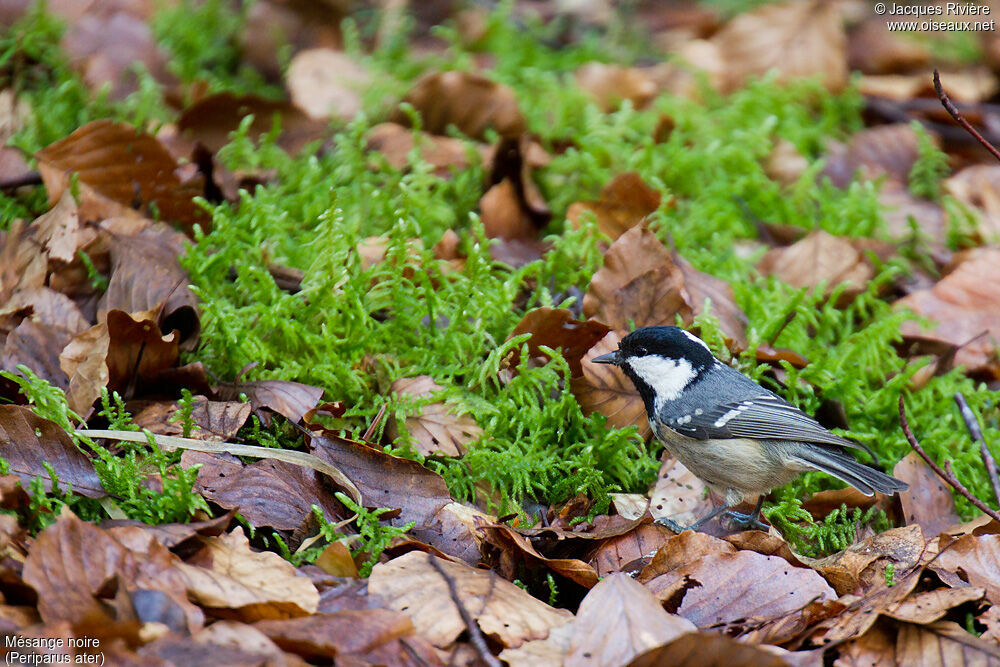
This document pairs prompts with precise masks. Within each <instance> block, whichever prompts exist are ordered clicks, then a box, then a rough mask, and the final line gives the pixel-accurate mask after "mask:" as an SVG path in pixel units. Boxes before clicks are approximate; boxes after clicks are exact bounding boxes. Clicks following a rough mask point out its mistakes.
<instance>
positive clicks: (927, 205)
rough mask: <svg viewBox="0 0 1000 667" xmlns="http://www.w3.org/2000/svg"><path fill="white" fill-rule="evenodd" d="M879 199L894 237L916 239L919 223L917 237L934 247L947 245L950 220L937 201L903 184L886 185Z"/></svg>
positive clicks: (903, 240)
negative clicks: (899, 185) (924, 196)
mask: <svg viewBox="0 0 1000 667" xmlns="http://www.w3.org/2000/svg"><path fill="white" fill-rule="evenodd" d="M878 202H879V207H880V208H881V210H882V216H883V217H884V218H885V226H886V231H887V232H888V233H889V236H890V237H891V238H892V239H893V240H894V241H896V242H900V243H903V242H913V240H914V229H913V225H915V226H916V232H917V234H918V236H917V239H916V240H918V241H923V242H926V243H928V244H929V245H930V247H931V249H932V250H933V251H936V250H937V249H939V248H940V249H944V248H946V247H947V245H948V220H947V217H946V216H945V213H944V209H942V208H941V207H940V206H938V205H937V204H935V203H934V202H930V201H927V200H926V199H918V198H917V197H914V196H913V195H912V194H910V192H909V190H903V189H901V188H882V191H881V192H879V194H878Z"/></svg>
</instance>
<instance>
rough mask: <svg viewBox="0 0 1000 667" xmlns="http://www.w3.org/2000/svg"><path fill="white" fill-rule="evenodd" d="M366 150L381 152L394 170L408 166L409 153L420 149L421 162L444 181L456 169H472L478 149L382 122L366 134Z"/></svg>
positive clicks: (452, 139)
mask: <svg viewBox="0 0 1000 667" xmlns="http://www.w3.org/2000/svg"><path fill="white" fill-rule="evenodd" d="M365 139H366V141H367V142H368V143H367V149H368V150H370V151H378V152H379V153H382V155H384V156H385V159H386V162H388V163H389V166H390V167H392V168H393V169H403V168H404V167H406V166H407V164H409V156H410V152H411V151H412V150H413V149H414V147H416V148H417V152H418V154H419V155H420V159H421V160H422V161H424V162H427V163H428V164H430V165H431V166H432V167H433V168H434V174H435V175H436V176H440V177H442V178H444V177H447V176H450V175H451V174H452V171H453V170H458V171H461V170H462V169H466V168H467V167H469V166H470V164H471V160H470V154H474V153H475V152H476V150H478V152H479V153H480V155H482V149H474V148H473V147H472V145H470V144H469V143H468V142H465V141H462V140H461V139H455V138H453V137H439V136H437V135H433V134H426V133H421V134H419V135H414V132H413V130H411V129H409V128H406V127H403V126H402V125H398V124H396V123H379V124H378V125H376V126H375V127H373V128H372V129H370V130H368V134H367V135H365Z"/></svg>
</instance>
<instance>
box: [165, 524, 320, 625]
mask: <svg viewBox="0 0 1000 667" xmlns="http://www.w3.org/2000/svg"><path fill="white" fill-rule="evenodd" d="M202 540H203V542H204V545H205V546H204V548H203V549H202V550H201V551H199V552H198V553H197V554H195V556H194V557H192V558H191V559H190V560H189V561H188V562H187V563H180V564H178V565H177V566H176V567H177V568H178V569H179V570H180V571H181V572H182V573H183V574H184V575H185V577H186V578H187V582H188V594H189V595H190V596H191V597H192V598H193V599H194V600H195V601H197V602H198V604H200V605H202V606H205V607H210V608H217V609H226V610H232V611H233V612H235V615H236V616H238V617H239V618H240V619H241V620H245V621H255V620H263V619H275V618H294V617H297V616H304V615H307V614H311V613H315V611H316V609H317V607H318V606H319V592H318V591H317V590H316V587H315V586H314V585H313V583H312V582H311V581H310V580H309V579H308V577H304V576H299V575H298V574H297V573H296V570H295V567H294V566H293V565H292V564H291V563H289V562H288V561H286V560H285V559H284V558H282V557H281V556H279V555H278V554H275V553H271V552H270V551H260V552H255V551H252V550H251V549H250V543H249V542H248V540H247V538H246V535H244V534H243V531H242V530H234V531H233V532H231V533H227V534H224V535H221V536H219V537H206V538H202Z"/></svg>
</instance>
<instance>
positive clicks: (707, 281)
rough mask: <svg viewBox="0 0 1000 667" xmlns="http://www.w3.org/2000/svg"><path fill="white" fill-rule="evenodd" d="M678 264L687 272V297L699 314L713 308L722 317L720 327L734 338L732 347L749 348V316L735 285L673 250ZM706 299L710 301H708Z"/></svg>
mask: <svg viewBox="0 0 1000 667" xmlns="http://www.w3.org/2000/svg"><path fill="white" fill-rule="evenodd" d="M672 255H673V260H674V264H676V265H677V268H679V269H680V270H681V273H682V274H684V288H685V290H686V291H687V295H688V297H687V300H688V303H690V304H691V308H692V310H693V311H694V314H695V315H701V314H702V313H704V312H706V311H710V312H711V313H712V315H714V316H715V317H716V318H717V319H718V320H719V328H720V329H722V333H724V334H725V335H726V337H727V338H728V339H729V340H730V341H731V343H730V346H731V347H735V348H736V349H740V350H743V349H746V346H747V341H746V328H747V323H748V320H747V316H746V314H745V313H744V312H743V311H742V310H740V307H739V306H737V305H736V295H735V294H734V293H733V288H732V286H731V285H730V284H729V283H727V282H726V281H725V280H722V279H721V278H716V277H715V276H713V275H711V274H709V273H705V272H704V271H699V270H698V269H696V268H694V266H692V265H691V263H690V262H688V261H687V260H686V259H684V258H683V257H681V256H680V255H678V254H677V253H676V252H675V253H672ZM706 301H707V302H708V303H706Z"/></svg>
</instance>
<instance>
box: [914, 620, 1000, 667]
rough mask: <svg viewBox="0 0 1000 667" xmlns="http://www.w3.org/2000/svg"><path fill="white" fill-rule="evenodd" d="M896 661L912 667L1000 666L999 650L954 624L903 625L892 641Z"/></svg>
mask: <svg viewBox="0 0 1000 667" xmlns="http://www.w3.org/2000/svg"><path fill="white" fill-rule="evenodd" d="M896 660H897V661H898V662H897V664H900V665H907V666H908V667H909V665H913V666H914V667H964V666H965V665H997V664H1000V647H998V646H997V645H995V644H992V643H990V642H988V641H984V640H982V639H980V638H979V637H976V636H975V635H972V634H970V633H969V632H967V631H966V630H965V629H964V628H963V627H962V626H960V625H959V624H958V623H953V622H952V621H938V622H937V623H932V624H930V625H913V624H911V623H904V624H902V625H901V626H900V628H899V635H898V636H897V637H896Z"/></svg>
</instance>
